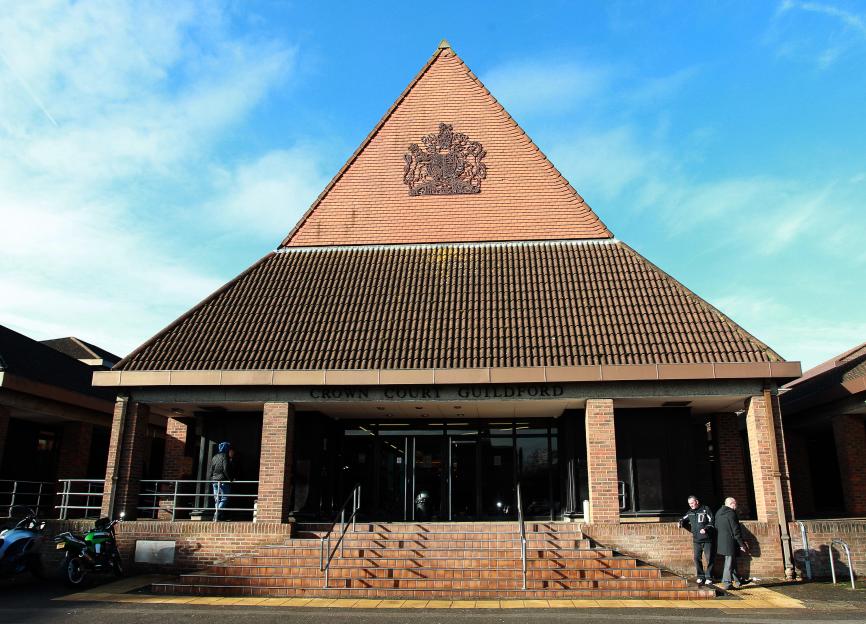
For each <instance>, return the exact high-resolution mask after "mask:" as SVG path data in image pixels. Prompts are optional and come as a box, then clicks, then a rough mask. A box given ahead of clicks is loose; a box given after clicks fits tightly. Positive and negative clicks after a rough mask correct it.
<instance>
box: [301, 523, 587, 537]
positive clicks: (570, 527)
mask: <svg viewBox="0 0 866 624" xmlns="http://www.w3.org/2000/svg"><path fill="white" fill-rule="evenodd" d="M330 528H331V525H330V524H324V523H296V524H295V525H294V528H293V531H292V534H293V535H297V534H300V533H303V532H306V533H315V534H316V535H318V536H321V535H323V534H324V533H325V532H326V531H328V529H330ZM525 528H526V534H527V535H531V534H535V533H567V534H572V533H581V532H582V531H581V525H579V524H576V523H573V522H562V523H527V524H526V525H525ZM340 530H341V529H340V524H339V523H337V524H336V525H335V527H334V528H333V530H332V533H333V532H337V531H340ZM350 530H351V529H350ZM355 531H364V532H367V533H396V532H399V533H412V534H416V535H418V534H421V535H435V534H437V533H474V534H479V535H495V534H500V533H501V534H509V533H513V534H518V533H520V527H519V525H518V524H517V522H516V521H515V522H507V523H502V524H492V523H491V524H483V523H482V524H475V523H463V522H442V523H430V524H417V523H411V522H408V523H401V522H393V523H379V522H375V523H369V522H356V523H355Z"/></svg>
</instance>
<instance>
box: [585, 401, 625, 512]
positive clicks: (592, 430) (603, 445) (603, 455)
mask: <svg viewBox="0 0 866 624" xmlns="http://www.w3.org/2000/svg"><path fill="white" fill-rule="evenodd" d="M586 465H587V471H588V473H589V507H590V518H591V520H592V523H593V524H607V523H618V522H619V488H618V485H617V481H618V476H617V470H616V431H615V429H614V422H613V400H612V399H587V401H586Z"/></svg>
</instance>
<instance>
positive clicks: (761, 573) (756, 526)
mask: <svg viewBox="0 0 866 624" xmlns="http://www.w3.org/2000/svg"><path fill="white" fill-rule="evenodd" d="M742 527H743V533H744V536H745V537H746V541H747V542H748V543H749V547H750V548H751V550H752V556H743V557H740V558H739V559H738V560H737V567H738V569H739V571H740V573H742V574H744V575H746V576H755V577H758V578H782V577H784V575H785V566H784V563H783V559H782V546H781V539H780V537H779V527H778V525H776V524H772V525H770V524H767V523H764V522H750V521H746V522H743V523H742ZM583 531H584V533H585V534H586V535H587V536H588V537H590V538H592V539H593V540H595V541H596V542H598V543H599V544H602V545H604V546H608V547H610V548H614V549H616V550H619V551H620V552H622V553H624V554H627V555H631V556H633V557H637V558H638V559H641V560H643V561H646V562H648V563H652V564H653V565H658V566H662V567H665V568H668V569H669V570H673V571H674V572H676V573H677V574H682V575H685V576H694V575H695V566H694V563H693V556H692V535H691V533H689V532H688V531H686V530H685V529H681V528H680V527H679V526H678V525H677V524H676V523H674V522H661V523H656V522H652V523H650V522H645V523H633V524H588V525H584V526H583ZM723 561H724V559H723V558H721V557H719V558H717V560H716V568H715V569H716V574H717V575H718V576H721V564H722V563H723Z"/></svg>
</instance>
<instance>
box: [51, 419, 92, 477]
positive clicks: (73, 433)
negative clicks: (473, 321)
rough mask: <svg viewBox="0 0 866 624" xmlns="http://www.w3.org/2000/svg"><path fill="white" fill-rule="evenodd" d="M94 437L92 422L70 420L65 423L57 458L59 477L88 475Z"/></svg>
mask: <svg viewBox="0 0 866 624" xmlns="http://www.w3.org/2000/svg"><path fill="white" fill-rule="evenodd" d="M92 439H93V425H91V424H90V423H84V422H68V423H66V424H64V425H63V437H62V438H61V440H60V457H59V458H58V460H57V478H58V479H81V478H83V477H85V476H86V475H87V467H88V465H89V463H90V443H91V441H92Z"/></svg>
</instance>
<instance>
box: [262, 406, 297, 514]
mask: <svg viewBox="0 0 866 624" xmlns="http://www.w3.org/2000/svg"><path fill="white" fill-rule="evenodd" d="M294 438H295V411H294V409H293V408H292V406H291V405H289V404H288V403H265V409H264V414H263V416H262V455H261V462H260V464H259V496H258V501H259V507H258V515H257V520H258V522H282V521H283V520H284V519H285V518H286V516H287V515H288V512H289V496H290V493H291V487H292V461H293V455H294Z"/></svg>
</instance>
